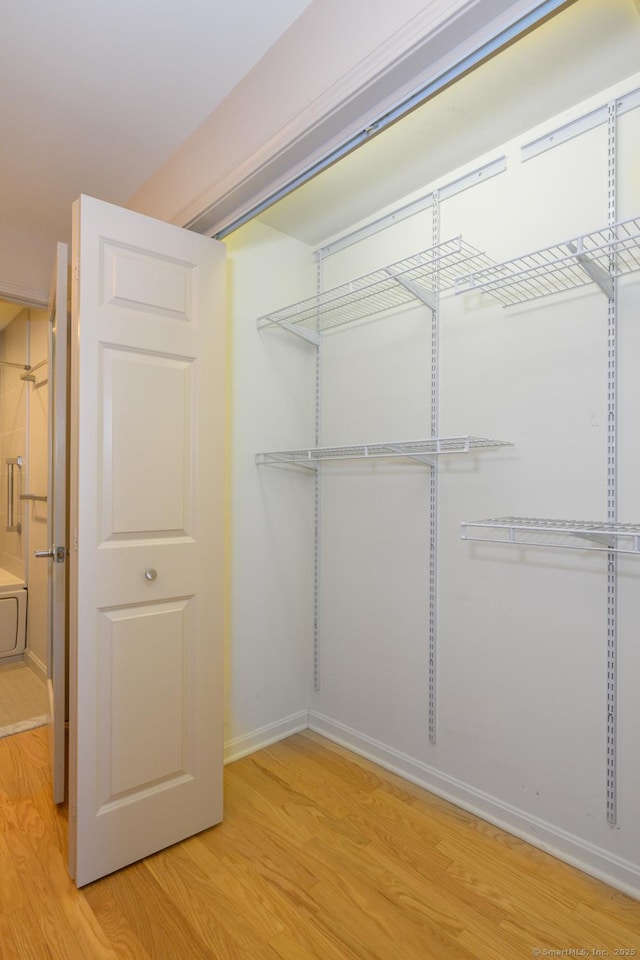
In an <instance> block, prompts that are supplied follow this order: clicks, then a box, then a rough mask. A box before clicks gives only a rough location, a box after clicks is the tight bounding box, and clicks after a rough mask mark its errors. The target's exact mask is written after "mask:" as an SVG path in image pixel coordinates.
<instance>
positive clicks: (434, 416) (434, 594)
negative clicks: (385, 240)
mask: <svg viewBox="0 0 640 960" xmlns="http://www.w3.org/2000/svg"><path fill="white" fill-rule="evenodd" d="M432 211H433V220H432V245H433V248H434V257H435V256H436V253H435V251H436V249H437V246H438V244H439V243H440V200H439V196H438V191H437V190H435V191H434V193H433V207H432ZM438 288H439V278H438V271H437V269H436V271H435V273H434V275H433V291H434V293H435V295H436V297H435V301H436V302H435V308H434V309H432V311H431V436H432V437H437V436H438V388H439V383H438V366H439V364H438V319H439V318H438V314H439V310H440V303H439V297H438ZM437 633H438V467H437V461H436V463H435V464H434V465H433V467H432V468H431V470H430V476H429V741H430V743H435V742H436V707H437V684H436V680H437V654H438V643H437Z"/></svg>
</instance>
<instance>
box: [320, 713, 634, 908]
mask: <svg viewBox="0 0 640 960" xmlns="http://www.w3.org/2000/svg"><path fill="white" fill-rule="evenodd" d="M309 729H310V730H314V731H315V732H316V733H319V734H321V735H322V736H323V737H326V738H327V739H328V740H333V741H334V742H335V743H339V744H341V746H343V747H347V748H348V749H349V750H353V752H354V753H357V754H359V755H360V756H363V757H366V758H367V759H368V760H372V761H373V762H374V763H377V764H379V765H380V766H381V767H384V768H385V769H387V770H391V771H392V772H393V773H397V774H398V775H399V776H401V777H404V778H405V779H406V780H410V781H411V782H412V783H415V784H417V785H418V786H420V787H423V788H424V789H425V790H428V791H429V792H430V793H434V794H436V795H437V796H439V797H442V798H443V799H444V800H449V801H450V802H451V803H454V804H455V805H456V806H458V807H462V808H463V809H464V810H468V811H469V813H473V814H475V816H477V817H480V818H481V819H482V820H487V821H489V823H493V824H495V826H497V827H500V828H501V829H503V830H506V831H507V833H512V834H514V835H515V836H516V837H520V838H521V839H522V840H525V841H526V842H527V843H530V844H532V846H534V847H538V848H539V849H541V850H544V851H545V852H546V853H550V854H551V855H552V856H554V857H557V858H558V859H559V860H564V861H565V862H566V863H570V864H571V865H572V866H574V867H577V868H578V869H579V870H582V871H583V872H584V873H588V874H590V875H591V876H593V877H596V878H597V879H598V880H603V881H604V882H605V883H608V884H609V885H610V886H612V887H616V888H617V889H618V890H622V891H623V892H624V893H626V894H628V895H629V896H631V897H635V898H636V899H640V869H639V868H638V866H637V865H636V864H634V863H631V862H630V861H628V860H624V859H623V858H622V857H617V856H615V855H614V854H611V853H609V852H608V851H606V850H603V849H602V848H601V847H597V846H596V845H595V844H591V843H588V842H587V841H584V840H582V839H580V837H576V836H574V835H573V834H570V833H568V832H566V831H565V830H561V829H560V828H558V827H555V826H553V824H550V823H548V822H546V821H544V820H540V819H538V818H537V817H533V816H531V815H530V814H528V813H525V812H524V811H523V810H519V809H518V808H517V807H513V806H511V805H510V804H507V803H503V802H502V801H500V800H498V799H497V798H496V797H492V796H491V795H489V794H486V793H484V792H482V791H481V790H476V789H475V788H474V787H471V786H469V784H466V783H464V782H462V781H461V780H457V779H455V778H454V777H450V776H448V775H447V774H443V773H441V772H439V771H438V770H435V769H434V768H433V767H430V766H429V765H428V764H426V763H422V762H421V761H419V760H415V759H413V758H412V757H410V756H408V755H407V754H404V753H401V752H400V751H398V750H394V749H392V748H391V747H388V746H386V745H385V744H383V743H380V742H379V741H377V740H373V739H372V738H371V737H368V736H366V735H365V734H362V733H359V732H358V731H357V730H353V729H352V728H351V727H347V726H345V725H344V724H342V723H338V722H337V721H335V720H332V719H331V718H330V717H326V716H323V715H322V714H320V713H316V712H315V711H313V710H310V711H309Z"/></svg>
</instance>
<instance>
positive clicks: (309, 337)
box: [276, 320, 320, 347]
mask: <svg viewBox="0 0 640 960" xmlns="http://www.w3.org/2000/svg"><path fill="white" fill-rule="evenodd" d="M276 325H277V326H278V327H282V329H283V330H286V331H287V332H288V333H295V335H296V337H301V339H302V340H306V341H307V342H308V343H312V344H313V345H314V347H317V346H318V345H319V343H320V335H319V334H318V333H315V332H314V331H313V330H306V329H305V328H304V327H297V326H296V325H295V323H287V322H286V320H277V321H276Z"/></svg>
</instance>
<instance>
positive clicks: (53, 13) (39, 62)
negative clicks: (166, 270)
mask: <svg viewBox="0 0 640 960" xmlns="http://www.w3.org/2000/svg"><path fill="white" fill-rule="evenodd" d="M310 2H311V0H270V2H264V0H180V2H177V0H55V2H50V0H2V17H1V18H0V21H1V30H0V89H2V92H3V94H2V97H1V98H0V131H1V138H0V216H1V218H2V224H3V226H4V227H5V228H14V229H16V230H20V231H21V232H22V233H23V234H24V233H26V234H29V233H34V234H35V233H37V234H38V235H39V236H43V235H44V236H46V237H51V238H52V239H53V240H67V239H68V238H69V235H70V218H71V212H70V211H71V203H72V202H73V201H74V200H75V199H76V198H77V197H78V196H79V195H80V193H87V194H90V195H92V196H98V197H101V198H102V199H103V200H107V201H110V202H113V203H119V204H124V203H125V202H126V201H127V200H128V199H129V197H130V196H131V195H132V194H133V193H134V192H135V191H136V190H137V189H138V188H139V187H140V186H141V185H142V184H143V183H144V182H145V181H146V180H147V179H148V178H149V176H150V175H151V174H152V173H154V172H155V171H156V170H157V169H158V167H159V166H160V165H161V164H162V163H163V162H164V161H165V160H166V159H167V158H168V157H169V156H170V155H171V154H172V153H173V152H174V151H175V150H176V149H177V147H178V146H179V145H180V144H181V143H182V142H183V141H184V140H185V139H186V137H188V136H189V134H191V133H192V132H193V130H194V129H195V128H196V127H198V126H199V125H200V123H201V122H202V121H203V120H204V119H205V118H206V117H207V116H208V115H209V114H210V113H211V112H212V111H213V110H214V109H215V107H216V106H217V105H218V104H219V103H220V101H221V100H222V99H223V98H224V97H226V96H227V94H228V93H229V92H230V91H231V90H232V88H233V87H234V86H235V85H236V84H237V83H238V82H239V81H240V80H241V78H242V77H243V76H244V75H245V74H246V73H248V72H249V70H250V69H251V68H252V67H253V66H254V65H255V64H256V63H257V61H258V60H260V59H261V57H262V56H263V55H264V54H265V52H266V51H267V50H268V48H269V47H271V46H272V45H273V44H274V43H275V41H276V40H277V39H278V37H279V36H280V35H281V34H282V33H284V32H285V31H286V30H287V29H288V27H289V26H290V25H291V24H292V22H293V21H294V20H295V19H296V18H297V17H298V16H299V15H300V14H301V13H302V12H303V10H304V9H305V8H306V7H307V6H309V4H310Z"/></svg>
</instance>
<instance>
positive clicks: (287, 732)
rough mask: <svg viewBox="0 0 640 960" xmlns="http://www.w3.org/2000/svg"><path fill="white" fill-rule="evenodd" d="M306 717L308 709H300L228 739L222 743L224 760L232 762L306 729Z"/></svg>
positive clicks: (307, 723)
mask: <svg viewBox="0 0 640 960" xmlns="http://www.w3.org/2000/svg"><path fill="white" fill-rule="evenodd" d="M308 718H309V712H308V710H301V711H300V712H299V713H293V714H291V716H289V717H283V719H282V720H276V721H275V723H268V724H267V725H266V726H264V727H260V728H259V729H258V730H253V731H252V732H251V733H247V734H245V735H244V736H242V737H234V739H233V740H228V741H227V742H226V743H225V745H224V762H225V763H232V761H234V760H240V758H241V757H246V756H247V755H248V754H250V753H255V751H256V750H262V748H263V747H268V746H269V745H270V744H272V743H276V742H277V741H278V740H284V739H285V737H290V736H292V734H294V733H300V731H301V730H306V729H307V727H308V725H309V721H308Z"/></svg>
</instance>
